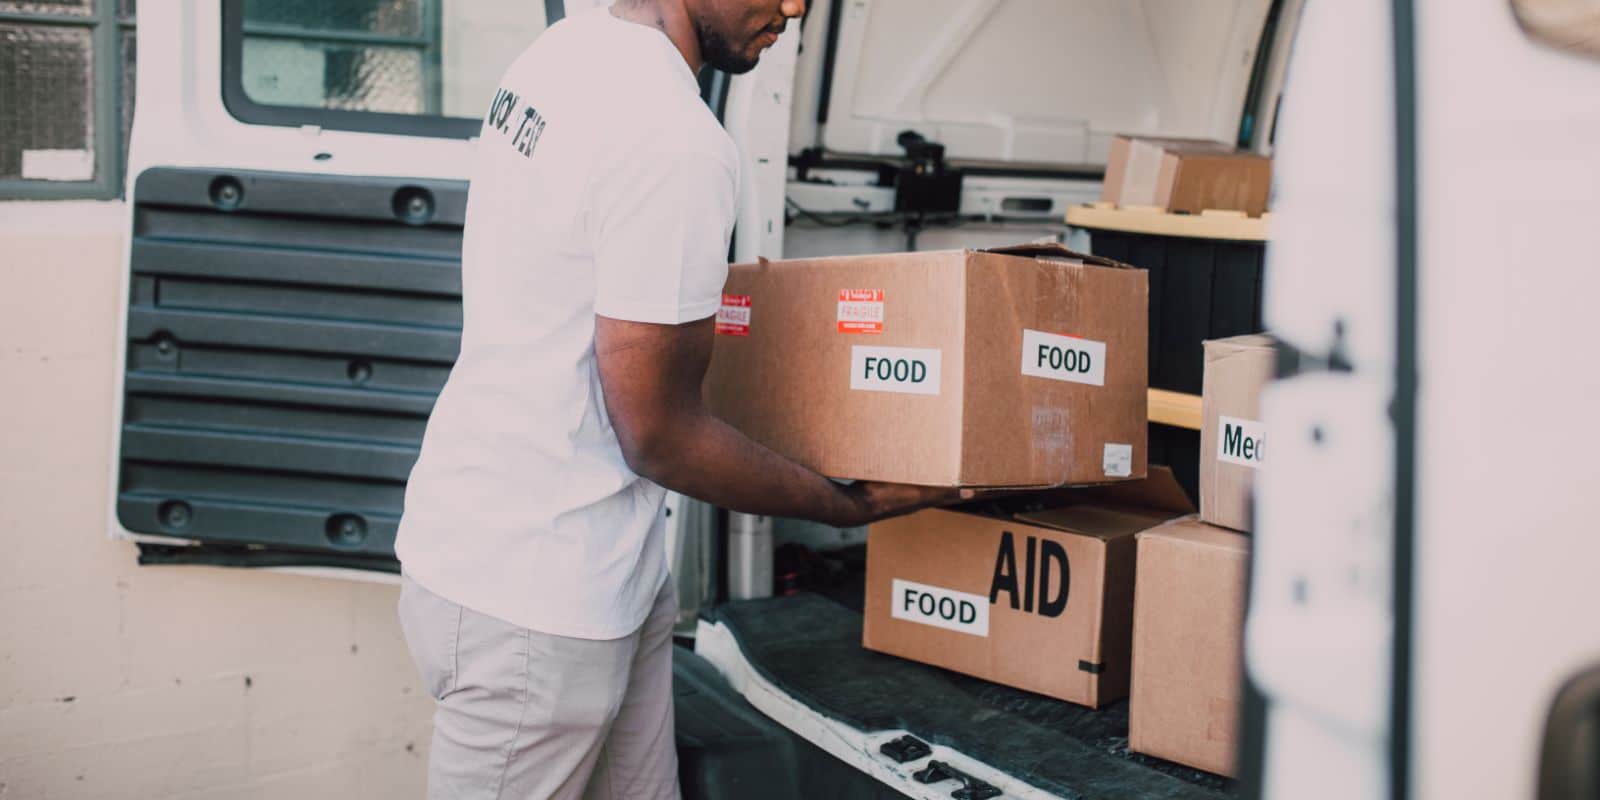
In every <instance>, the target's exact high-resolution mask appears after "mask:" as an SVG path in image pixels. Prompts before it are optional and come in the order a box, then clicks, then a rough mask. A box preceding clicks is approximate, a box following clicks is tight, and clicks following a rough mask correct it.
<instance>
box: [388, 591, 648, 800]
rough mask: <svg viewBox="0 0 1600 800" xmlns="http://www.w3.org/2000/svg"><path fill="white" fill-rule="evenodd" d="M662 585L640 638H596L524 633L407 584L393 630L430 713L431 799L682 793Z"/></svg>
mask: <svg viewBox="0 0 1600 800" xmlns="http://www.w3.org/2000/svg"><path fill="white" fill-rule="evenodd" d="M676 616H677V596H676V594H675V592H674V589H673V585H672V581H670V580H669V581H667V582H666V584H665V585H664V586H663V587H662V589H661V593H660V594H659V595H657V596H656V602H655V606H654V608H652V609H651V611H650V616H649V617H648V618H647V619H646V620H645V622H644V625H642V626H641V627H640V628H639V630H636V631H634V632H633V633H631V634H629V635H627V636H624V637H622V638H620V639H609V640H604V641H595V640H590V639H571V638H567V637H564V636H552V635H549V634H544V633H538V632H536V631H531V630H528V629H526V628H520V627H517V626H515V625H512V624H511V623H508V622H503V621H501V620H499V619H496V618H494V617H489V616H485V615H483V614H479V613H477V612H475V611H472V610H471V609H467V608H463V607H462V606H460V605H457V604H456V603H453V602H451V601H449V600H446V599H444V598H443V597H440V596H438V595H436V594H433V593H432V592H430V591H428V590H427V589H424V588H423V587H422V586H420V585H418V584H417V583H415V582H414V581H412V580H411V579H410V578H409V577H407V578H403V579H402V583H401V589H400V624H401V627H402V628H403V630H404V631H405V637H406V644H407V646H408V647H409V648H410V649H411V655H412V658H413V659H415V660H416V664H417V669H418V671H419V672H420V673H421V674H422V680H423V682H424V684H425V685H426V686H427V689H428V691H429V693H430V694H432V695H433V698H434V700H436V701H438V709H437V711H436V712H435V713H434V716H433V745H432V752H431V753H430V755H429V759H428V797H429V798H430V800H458V799H460V800H479V798H484V799H485V800H488V798H494V799H495V800H499V799H500V798H506V799H507V800H511V799H513V798H514V799H515V800H545V799H546V798H563V799H564V798H572V799H573V800H577V798H584V799H585V800H623V798H627V799H628V800H633V798H640V799H641V800H667V799H674V798H677V797H678V754H677V750H676V749H675V747H674V743H673V728H672V725H673V718H672V626H673V622H674V621H675V618H676Z"/></svg>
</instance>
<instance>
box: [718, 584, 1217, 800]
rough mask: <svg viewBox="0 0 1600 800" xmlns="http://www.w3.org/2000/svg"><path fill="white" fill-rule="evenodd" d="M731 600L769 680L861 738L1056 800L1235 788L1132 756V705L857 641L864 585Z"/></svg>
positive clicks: (750, 656) (729, 618) (1182, 796)
mask: <svg viewBox="0 0 1600 800" xmlns="http://www.w3.org/2000/svg"><path fill="white" fill-rule="evenodd" d="M823 591H826V592H828V594H829V595H830V596H829V597H825V596H823V595H821V594H816V593H810V592H804V593H799V594H795V595H792V596H787V597H772V598H766V599H761V600H744V601H735V602H731V603H726V604H723V605H720V606H717V607H716V608H714V609H712V610H711V611H710V612H708V613H707V615H706V616H707V618H708V620H709V621H711V622H716V623H721V624H722V625H724V626H725V627H727V628H728V629H729V630H731V631H732V633H733V636H734V638H735V639H736V640H737V642H738V644H739V648H740V650H741V651H742V652H743V655H744V657H745V659H746V660H747V661H748V662H749V663H750V665H751V667H752V668H753V669H754V670H755V671H756V672H757V673H759V674H760V675H761V676H762V677H764V678H765V679H766V680H768V681H769V682H771V683H772V684H774V685H775V686H777V687H779V688H780V689H782V690H783V691H784V692H785V693H787V694H788V695H790V696H791V697H793V698H795V699H796V700H798V701H800V702H802V703H804V704H805V705H806V706H807V707H808V708H809V709H811V710H812V711H815V712H816V713H818V714H820V715H822V716H824V717H827V718H830V719H833V720H837V721H839V722H842V723H845V724H846V725H849V726H850V727H852V728H855V729H857V730H860V731H862V732H874V731H886V730H891V731H892V730H897V729H899V730H905V731H908V732H910V733H911V734H912V735H915V736H917V737H919V738H921V739H923V740H924V741H925V742H928V743H930V744H935V745H944V746H946V747H949V748H950V749H952V750H956V751H959V752H960V753H962V754H963V755H966V756H968V757H970V758H972V759H975V760H977V761H979V762H982V763H984V764H987V765H988V766H990V767H993V768H994V769H996V770H999V771H1000V772H1002V773H1004V774H1007V775H1010V776H1012V777H1014V778H1016V779H1017V780H1019V781H1021V782H1023V783H1026V784H1029V785H1031V786H1033V787H1036V788H1038V789H1041V790H1044V791H1045V792H1048V793H1050V794H1053V795H1056V796H1059V797H1063V798H1172V799H1173V800H1190V799H1191V798H1193V799H1195V800H1201V799H1204V800H1212V799H1213V798H1229V797H1234V796H1236V795H1237V787H1236V784H1235V782H1234V781H1231V780H1228V779H1226V778H1222V777H1219V776H1217V775H1213V774H1210V773H1206V772H1201V771H1198V770H1195V769H1191V768H1189V767H1185V766H1182V765H1179V764H1174V763H1171V762H1168V761H1163V760H1161V759H1157V758H1152V757H1150V756H1145V755H1142V754H1139V753H1132V752H1129V750H1128V704H1127V701H1125V700H1124V701H1120V702H1117V703H1114V704H1111V705H1109V706H1107V707H1105V708H1101V709H1098V710H1095V709H1089V708H1085V707H1083V706H1078V705H1074V704H1072V703H1066V702H1062V701H1059V700H1055V699H1051V698H1047V697H1043V696H1041V695H1037V694H1033V693H1031V692H1025V691H1021V690H1018V689H1012V688H1009V687H1005V686H999V685H996V684H993V683H990V682H988V681H984V680H980V679H978V678H972V677H969V676H965V675H960V674H957V673H954V672H950V671H948V670H943V669H939V668H937V667H932V666H928V665H925V664H919V663H916V662H912V661H907V660H904V659H900V658H896V657H894V656H888V655H883V654H881V653H875V652H871V651H869V650H866V649H865V648H863V647H862V646H861V625H862V616H861V611H860V608H861V604H860V583H859V582H856V581H847V582H846V584H845V586H843V587H839V586H837V585H836V586H835V587H831V588H829V589H824V590H823Z"/></svg>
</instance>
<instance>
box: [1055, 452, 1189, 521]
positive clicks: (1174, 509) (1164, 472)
mask: <svg viewBox="0 0 1600 800" xmlns="http://www.w3.org/2000/svg"><path fill="white" fill-rule="evenodd" d="M1060 497H1061V499H1062V501H1063V502H1062V505H1096V506H1104V507H1106V508H1122V509H1132V510H1135V511H1163V512H1167V513H1168V516H1171V515H1176V514H1193V513H1194V512H1195V507H1194V503H1192V502H1190V501H1189V495H1188V494H1187V493H1185V492H1184V491H1183V487H1182V486H1179V485H1178V479H1177V478H1176V477H1174V476H1173V474H1172V468H1171V467H1165V466H1161V465H1159V464H1151V465H1150V469H1149V474H1148V475H1147V476H1146V477H1145V478H1144V480H1138V481H1124V482H1122V483H1105V484H1100V485H1098V486H1082V487H1078V488H1073V489H1065V490H1063V491H1062V494H1061V495H1060Z"/></svg>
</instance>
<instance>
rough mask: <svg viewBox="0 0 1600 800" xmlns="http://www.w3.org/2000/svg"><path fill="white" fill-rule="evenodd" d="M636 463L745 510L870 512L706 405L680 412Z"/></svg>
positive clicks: (845, 516) (698, 494) (826, 517)
mask: <svg viewBox="0 0 1600 800" xmlns="http://www.w3.org/2000/svg"><path fill="white" fill-rule="evenodd" d="M669 430H670V432H669V433H666V434H664V435H661V436H660V437H659V439H658V440H657V441H655V442H653V443H652V444H651V446H650V448H649V451H648V453H646V454H644V455H643V457H642V458H640V459H638V460H639V461H640V462H641V463H639V464H637V465H635V466H634V469H635V470H636V471H638V472H639V473H640V474H641V475H644V476H645V477H647V478H649V479H650V480H652V481H655V482H656V483H658V484H660V485H662V486H664V487H666V488H668V489H671V490H673V491H675V492H679V493H681V494H685V495H688V496H690V497H695V498H699V499H701V500H704V501H706V502H708V503H711V504H713V505H718V506H722V507H723V508H727V509H729V510H732V511H742V512H744V513H747V514H764V515H769V516H776V517H795V518H800V519H810V520H814V521H817V522H822V523H826V524H834V525H844V524H852V523H855V522H858V521H861V520H857V519H852V518H853V517H860V518H862V520H864V519H865V517H866V516H870V515H872V512H873V510H872V509H866V508H863V507H861V505H862V503H861V500H860V499H859V498H857V497H856V496H854V495H853V494H852V493H851V492H849V491H848V490H847V489H846V488H844V487H842V486H841V485H839V484H837V483H834V482H833V481H831V480H828V479H827V478H825V477H823V476H821V475H818V474H817V473H815V472H813V471H811V470H809V469H806V468H805V467H802V466H800V465H799V464H796V463H794V462H793V461H790V460H789V459H787V458H784V457H783V456H780V455H778V454H777V453H774V452H772V451H771V450H768V449H767V448H766V447H763V446H762V445H761V444H759V443H758V442H756V441H754V440H752V439H750V438H749V437H748V436H745V435H744V434H743V433H740V432H739V431H738V430H737V429H735V428H733V427H732V426H730V425H728V424H727V423H726V422H723V421H722V420H720V419H717V418H716V417H714V416H712V415H711V414H710V413H708V412H705V411H704V410H699V411H696V412H694V413H691V414H686V415H684V416H683V417H681V418H680V419H679V420H678V421H677V423H676V424H674V425H672V426H671V427H670V429H669Z"/></svg>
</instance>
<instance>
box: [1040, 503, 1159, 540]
mask: <svg viewBox="0 0 1600 800" xmlns="http://www.w3.org/2000/svg"><path fill="white" fill-rule="evenodd" d="M1171 516H1172V515H1171V513H1169V512H1164V511H1145V510H1135V509H1121V508H1105V507H1102V506H1090V505H1081V506H1067V507H1065V508H1051V509H1046V510H1044V511H1032V512H1028V513H1024V514H1018V515H1017V520H1018V521H1019V522H1026V523H1028V524H1030V525H1038V526H1040V527H1044V528H1052V529H1054V530H1058V531H1066V532H1067V533H1077V534H1081V535H1084V536H1093V537H1095V538H1098V539H1114V538H1116V537H1118V536H1127V535H1129V534H1134V533H1138V532H1140V531H1145V530H1149V529H1150V528H1152V527H1155V526H1157V525H1160V524H1161V523H1163V522H1165V521H1166V520H1167V519H1169V518H1171Z"/></svg>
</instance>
